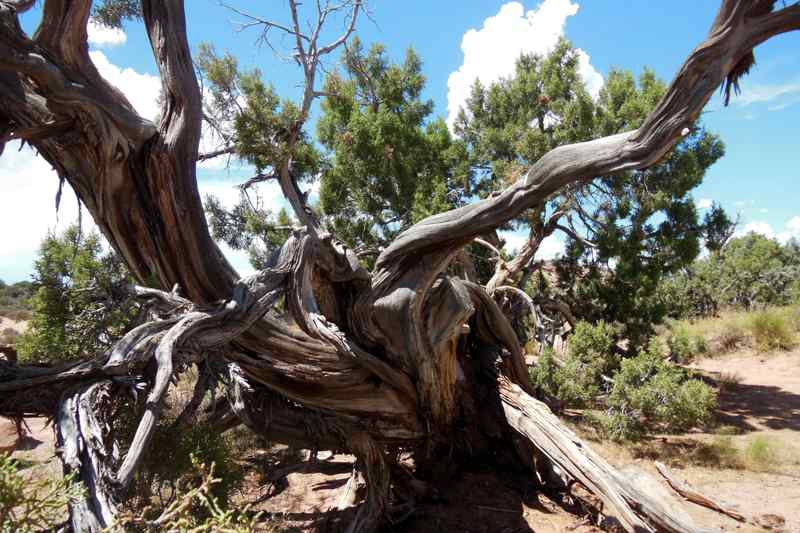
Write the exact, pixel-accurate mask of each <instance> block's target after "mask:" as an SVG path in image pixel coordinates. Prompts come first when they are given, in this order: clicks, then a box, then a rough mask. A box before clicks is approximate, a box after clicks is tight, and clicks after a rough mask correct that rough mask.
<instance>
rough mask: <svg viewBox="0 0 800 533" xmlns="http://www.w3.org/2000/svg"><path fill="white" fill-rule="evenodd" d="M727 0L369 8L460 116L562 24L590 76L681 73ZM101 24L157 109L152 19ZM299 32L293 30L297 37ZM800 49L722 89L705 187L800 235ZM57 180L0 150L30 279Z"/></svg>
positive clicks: (290, 71)
mask: <svg viewBox="0 0 800 533" xmlns="http://www.w3.org/2000/svg"><path fill="white" fill-rule="evenodd" d="M230 2H231V3H233V4H235V5H236V6H237V7H240V8H242V9H243V10H246V11H250V12H252V13H254V14H258V15H260V16H264V17H266V18H276V19H279V20H284V21H285V20H286V18H287V11H286V2H285V1H283V0H270V1H264V0H258V1H257V0H230ZM186 3H187V14H188V19H189V23H188V25H189V36H190V40H191V42H192V45H193V47H196V45H197V44H198V43H200V42H212V43H213V44H214V46H215V47H216V48H217V50H219V51H225V50H228V51H230V52H232V53H233V54H234V55H235V56H236V57H237V58H238V59H239V61H240V64H241V65H242V66H243V67H245V68H253V67H258V68H260V69H261V70H262V71H263V73H264V75H265V77H266V78H268V79H270V80H271V81H272V83H273V84H274V85H275V87H276V89H277V90H278V91H279V93H280V94H282V95H284V96H286V97H294V96H296V95H297V94H298V92H299V83H300V82H301V78H300V73H299V71H298V70H297V67H296V66H295V65H293V64H290V63H287V62H285V61H281V60H280V59H279V58H276V56H275V55H274V54H273V52H272V51H271V50H270V49H269V48H267V47H265V46H260V47H259V46H257V45H256V44H255V41H256V37H257V33H256V32H255V31H253V30H250V31H243V32H239V31H237V28H236V25H235V24H234V23H233V22H234V21H235V20H237V19H240V17H238V16H237V15H235V14H233V13H231V12H230V11H227V10H226V9H224V8H223V7H221V6H220V5H219V4H218V2H217V1H216V0H187V2H186ZM717 5H718V3H717V2H713V1H707V2H696V1H693V2H690V1H687V0H673V1H671V2H642V1H636V0H619V1H615V2H607V1H606V2H603V1H594V2H587V1H581V0H575V1H571V0H545V1H544V2H538V1H535V2H531V1H524V2H504V1H493V0H471V1H468V2H464V1H452V0H440V1H438V2H430V1H425V2H423V1H421V0H406V1H404V2H397V1H388V0H374V1H373V2H372V13H373V17H372V18H373V19H374V22H373V21H370V20H367V19H363V20H362V21H361V23H360V24H359V31H358V33H359V36H360V37H361V39H362V40H363V41H364V42H365V43H367V44H368V43H371V42H376V41H378V42H382V43H384V44H385V45H386V46H387V49H388V51H389V52H390V54H391V55H392V56H394V57H396V58H398V59H399V58H402V57H403V54H404V52H405V49H406V48H407V47H409V46H412V47H413V48H414V49H415V50H416V51H417V52H418V53H419V54H420V55H421V57H422V59H423V61H424V72H425V74H426V76H427V78H428V85H427V95H428V96H429V97H430V98H432V99H433V100H434V102H435V104H436V112H437V114H439V115H441V116H443V117H445V118H446V117H447V116H448V111H449V110H448V105H449V106H450V111H451V112H452V111H453V110H454V109H455V108H456V107H457V104H458V102H459V101H460V95H463V93H464V91H465V88H466V87H468V85H469V83H471V81H472V80H473V79H474V77H475V76H480V77H481V78H482V79H483V80H484V81H491V80H492V79H496V78H497V77H498V76H500V75H503V74H507V73H508V69H509V68H510V65H511V64H513V60H514V59H515V57H516V56H517V55H518V54H519V52H520V51H522V50H525V51H546V50H547V49H548V47H549V46H552V43H554V42H555V40H556V39H557V38H558V36H560V35H566V37H567V38H569V39H570V40H571V41H572V42H573V44H574V45H575V46H576V47H578V48H579V49H581V50H582V51H583V54H582V67H581V69H582V73H583V74H584V78H585V79H586V81H587V86H588V87H589V88H590V90H593V89H594V90H596V88H598V87H599V84H600V83H602V79H603V77H605V76H606V74H607V73H608V71H609V69H610V68H612V67H620V68H625V69H630V70H632V71H633V72H634V73H638V72H640V71H641V69H642V68H643V67H645V66H649V67H651V68H653V69H654V70H655V71H656V73H657V74H658V75H659V76H660V77H661V78H663V79H665V80H670V79H671V78H672V75H673V74H674V73H675V72H676V70H677V69H678V67H679V66H680V65H681V63H682V62H683V60H684V59H685V58H686V56H687V55H688V54H689V53H690V52H691V50H692V49H693V48H694V47H695V46H696V45H697V44H698V43H699V42H700V41H701V40H702V39H703V37H704V36H705V34H706V32H707V30H708V27H709V26H710V24H711V22H712V20H713V18H714V15H715V13H716V8H717ZM38 15H39V14H38V13H37V12H32V13H30V14H28V15H26V16H25V19H24V21H23V22H24V25H25V27H26V28H28V29H31V30H32V29H33V28H34V27H35V24H36V21H37V17H38ZM334 29H335V30H336V31H338V30H339V28H334ZM90 35H92V49H93V50H94V51H93V53H92V57H93V59H94V60H95V62H96V63H97V65H98V68H99V69H100V71H101V73H102V74H103V75H104V76H106V77H107V78H109V80H110V81H112V83H115V84H117V85H118V86H119V87H120V88H121V89H122V90H123V92H125V93H126V94H127V95H128V96H129V98H130V99H131V101H132V103H133V104H134V105H135V106H136V107H137V109H139V110H140V112H141V113H143V114H146V115H154V114H155V110H156V109H157V108H156V107H155V98H156V96H157V93H158V80H157V78H156V77H155V75H156V70H155V67H154V64H153V60H152V57H151V55H150V52H149V44H148V42H147V37H146V35H145V33H144V31H143V28H142V27H141V25H140V24H135V23H134V24H130V25H128V26H126V27H125V28H124V33H123V32H110V31H108V30H102V29H99V28H92V31H90ZM276 44H278V45H280V44H281V40H280V39H277V40H276ZM285 44H286V45H287V46H288V45H290V44H291V42H290V41H289V40H288V39H286V40H285ZM799 49H800V35H797V34H790V35H785V36H781V37H779V38H777V39H774V40H772V41H770V42H768V43H767V44H765V45H762V46H761V47H760V48H759V49H758V50H757V51H756V52H757V53H756V56H757V60H758V65H757V67H756V68H755V69H754V70H753V72H752V73H751V75H750V76H749V77H748V78H746V79H745V80H744V82H743V83H742V89H743V91H742V94H741V95H740V96H739V97H738V98H736V99H735V100H734V101H733V102H732V104H731V105H730V106H729V107H727V108H725V107H723V106H722V103H721V100H720V98H719V97H718V96H717V97H715V98H714V99H713V100H712V101H711V102H710V104H709V105H708V107H707V109H706V112H705V114H704V116H703V121H704V124H705V125H706V127H707V128H708V129H709V130H711V131H714V132H717V133H720V134H721V136H722V138H723V140H724V141H725V143H726V145H727V155H726V156H725V157H724V158H723V159H722V160H721V161H720V162H718V163H717V164H716V165H714V167H712V168H711V170H710V171H709V172H708V174H707V176H706V179H705V182H704V183H703V184H702V185H701V186H700V187H699V188H698V189H697V190H696V192H695V198H696V200H697V201H698V203H699V205H701V206H703V205H706V204H708V202H709V201H710V200H714V201H718V202H720V203H722V205H723V206H724V207H725V208H726V209H727V210H729V211H731V212H734V213H735V212H740V213H741V216H742V221H743V226H742V228H743V230H744V229H747V230H756V231H759V232H762V233H765V234H769V235H773V236H776V237H778V238H781V239H785V238H787V237H788V236H790V235H797V236H800V204H799V203H798V196H800V194H798V193H800V180H798V178H800V170H799V169H800V150H798V141H797V138H798V133H799V131H798V124H800V54H798V53H797V52H798V50H799ZM332 63H333V61H332V60H331V61H329V65H330V64H332ZM14 148H15V147H14ZM249 175H250V174H249V171H248V169H246V168H240V167H232V168H230V169H228V170H225V169H223V168H220V165H205V166H204V167H202V168H201V169H200V171H199V183H200V188H201V191H202V192H212V193H215V194H218V195H220V196H221V197H222V198H223V200H225V201H228V202H232V201H233V200H235V197H236V193H235V189H234V188H233V185H235V184H236V183H239V182H241V181H242V179H245V178H247V177H249ZM56 187H57V182H56V179H55V177H54V173H53V172H52V171H51V169H50V168H49V165H47V164H46V163H44V162H43V161H41V160H40V159H39V158H37V157H36V156H35V155H34V154H33V153H32V152H30V151H28V150H23V151H21V152H17V151H16V150H14V149H12V147H9V148H8V149H7V150H6V153H5V154H4V155H3V156H2V157H0V243H2V245H3V246H2V247H0V248H1V249H0V279H4V280H6V281H17V280H21V279H28V278H29V276H30V273H31V271H32V264H33V259H34V257H35V253H36V248H37V246H38V242H39V240H40V239H41V238H42V237H43V236H44V234H45V233H46V231H47V229H48V228H54V227H55V228H61V227H63V226H64V225H65V224H66V223H68V222H69V221H71V220H73V219H74V218H75V216H76V214H77V209H76V207H75V205H74V204H75V201H74V199H72V198H71V197H70V195H68V194H65V200H64V203H63V205H62V209H61V211H60V213H59V215H58V217H56V213H55V210H54V207H53V206H54V196H55V190H56ZM262 192H263V194H264V196H265V198H266V199H267V201H269V202H271V203H273V204H274V205H275V206H276V208H277V207H279V205H280V204H281V202H282V200H281V198H280V195H279V193H278V191H277V190H276V189H275V188H274V187H271V186H267V187H265V188H264V189H263V191H262ZM520 238H521V236H520V235H509V239H508V241H509V244H508V246H509V247H510V248H513V247H514V246H515V245H518V244H519V240H520ZM558 248H559V244H558V242H557V241H551V242H550V243H548V246H546V247H545V249H544V250H543V253H544V254H550V255H552V254H553V253H556V252H557V251H558ZM231 257H232V259H233V261H234V263H235V265H236V266H237V267H239V269H240V271H242V272H244V271H246V270H247V264H246V261H245V260H244V258H243V256H242V255H241V254H231Z"/></svg>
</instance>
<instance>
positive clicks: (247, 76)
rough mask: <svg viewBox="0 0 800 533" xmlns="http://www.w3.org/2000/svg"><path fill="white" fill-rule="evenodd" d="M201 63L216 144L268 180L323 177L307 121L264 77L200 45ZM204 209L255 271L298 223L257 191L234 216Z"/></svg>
mask: <svg viewBox="0 0 800 533" xmlns="http://www.w3.org/2000/svg"><path fill="white" fill-rule="evenodd" d="M196 63H197V66H198V69H199V70H200V72H201V74H202V77H203V79H204V82H205V83H204V86H205V88H206V90H207V92H208V97H207V98H206V103H205V105H204V115H205V117H206V118H207V121H208V123H209V124H210V132H211V134H212V136H213V137H214V138H215V140H217V141H221V142H222V143H223V144H224V145H226V146H227V145H233V146H234V153H235V156H236V157H237V158H239V159H241V160H242V161H243V162H245V163H248V164H250V165H252V166H254V167H255V170H256V172H257V174H258V176H259V177H260V178H261V179H263V180H268V179H273V178H275V177H276V176H277V175H278V174H279V173H280V171H281V169H283V168H285V167H286V166H287V165H289V166H290V172H291V175H292V177H293V178H294V179H295V180H296V181H297V182H298V183H308V182H311V181H313V180H314V179H315V177H316V176H317V175H319V173H320V171H321V169H322V166H323V160H322V156H321V155H320V153H319V151H318V150H317V148H316V147H315V145H314V143H313V141H312V140H311V138H310V137H309V135H308V133H307V132H306V131H305V130H304V129H303V125H304V124H305V120H306V118H307V117H304V116H301V110H300V108H299V107H298V106H297V105H296V104H294V103H293V102H292V101H290V100H285V99H283V100H282V99H281V98H279V97H278V95H277V93H276V92H275V90H274V88H273V87H272V86H271V85H269V84H267V83H265V82H264V81H263V79H262V76H261V72H260V71H258V70H253V71H250V72H243V71H241V70H240V69H239V64H238V62H237V60H236V58H234V57H233V56H232V55H231V54H229V53H225V54H223V55H219V54H218V53H217V52H216V50H214V48H213V46H211V45H209V44H200V46H199V50H198V53H197V57H196ZM205 209H206V214H207V215H208V219H209V223H210V226H211V231H212V235H213V236H214V238H215V239H218V240H221V241H224V242H225V243H226V244H228V245H229V246H231V247H232V248H234V249H236V250H247V251H248V252H249V256H250V262H251V264H252V265H253V266H254V267H255V268H261V267H262V266H263V265H264V264H265V262H266V261H267V259H268V258H269V256H270V254H271V253H272V252H273V251H274V250H275V249H276V248H278V247H279V246H280V245H281V244H282V243H283V242H284V241H285V240H286V238H287V237H288V235H289V228H290V227H291V226H292V225H294V223H295V222H294V221H293V219H292V218H291V217H290V216H289V214H288V213H286V211H284V210H281V211H278V212H277V213H276V212H273V211H271V210H270V209H268V208H267V207H265V206H264V205H262V201H261V198H260V197H259V196H258V192H257V190H249V191H242V193H241V195H240V198H239V202H238V203H237V204H236V205H235V206H234V207H233V208H232V209H230V210H228V209H226V208H225V207H224V206H223V205H222V204H221V202H219V200H217V199H216V198H214V197H213V196H207V197H206V198H205Z"/></svg>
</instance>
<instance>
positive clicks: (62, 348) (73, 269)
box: [17, 225, 139, 362]
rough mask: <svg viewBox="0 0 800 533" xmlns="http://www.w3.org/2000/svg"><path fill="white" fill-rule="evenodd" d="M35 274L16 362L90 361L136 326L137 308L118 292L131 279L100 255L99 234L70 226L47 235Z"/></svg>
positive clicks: (113, 259) (109, 258)
mask: <svg viewBox="0 0 800 533" xmlns="http://www.w3.org/2000/svg"><path fill="white" fill-rule="evenodd" d="M35 270H36V273H35V275H34V277H35V282H34V285H33V287H34V289H35V292H34V294H33V296H31V297H30V299H29V300H28V301H29V303H30V305H31V306H32V308H33V317H32V318H31V321H30V323H29V325H28V329H27V330H26V331H25V333H24V334H23V335H22V337H21V338H20V339H19V342H18V343H17V349H18V351H19V359H20V362H26V361H37V362H38V361H59V360H70V359H78V358H88V357H92V356H95V355H97V354H98V353H100V352H103V351H105V350H107V349H108V348H109V347H110V346H111V345H113V343H114V342H115V341H116V340H117V339H118V338H120V337H121V336H122V335H123V334H124V333H125V332H127V331H128V330H129V329H131V328H132V327H133V326H135V325H136V323H135V322H136V320H137V318H138V317H139V313H138V310H139V308H138V305H137V304H136V303H135V301H134V300H133V299H132V298H130V297H129V295H128V294H127V293H126V291H124V290H121V288H122V287H123V286H125V285H127V284H128V283H130V281H131V279H130V276H129V274H128V271H127V269H126V267H125V266H124V264H123V263H122V260H121V259H120V258H119V257H118V256H116V255H115V254H114V253H109V254H103V250H102V242H101V238H100V235H99V234H97V233H89V234H85V233H83V232H82V231H81V230H80V228H78V227H77V226H75V225H73V226H70V227H68V228H67V229H66V230H64V232H63V233H61V234H58V235H56V234H50V235H48V236H47V237H46V238H45V239H44V240H43V241H42V245H41V247H40V250H39V255H38V257H37V259H36V263H35Z"/></svg>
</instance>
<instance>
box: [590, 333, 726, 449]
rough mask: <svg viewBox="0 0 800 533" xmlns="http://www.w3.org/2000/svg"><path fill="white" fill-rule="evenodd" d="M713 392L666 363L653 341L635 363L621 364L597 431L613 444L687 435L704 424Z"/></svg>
mask: <svg viewBox="0 0 800 533" xmlns="http://www.w3.org/2000/svg"><path fill="white" fill-rule="evenodd" d="M715 407H716V392H715V391H714V390H713V389H712V388H711V387H709V386H708V385H706V384H705V383H703V382H702V381H700V380H698V379H694V378H690V377H689V376H688V375H687V374H686V372H685V371H684V370H682V369H680V368H678V367H675V366H672V365H670V364H668V363H667V362H665V361H664V358H663V355H662V348H661V346H660V344H658V342H657V340H656V339H654V340H653V341H651V343H650V345H649V346H648V347H647V348H646V349H643V350H641V351H640V352H639V354H638V355H637V356H636V357H632V358H628V359H623V360H622V362H621V364H620V369H619V371H618V372H617V373H616V374H615V375H614V384H613V386H612V388H611V393H610V394H609V398H608V410H607V412H606V413H605V414H604V415H602V416H600V417H599V419H600V422H601V427H602V429H603V430H604V431H605V433H606V434H607V435H608V436H609V437H611V438H613V439H615V440H636V439H638V438H641V436H642V435H643V434H644V433H645V432H646V431H647V430H648V429H649V428H653V427H658V428H661V429H664V430H667V431H685V430H687V429H690V428H692V427H694V426H697V425H698V424H703V423H705V422H707V421H708V420H709V419H710V417H711V413H712V412H713V410H714V409H715Z"/></svg>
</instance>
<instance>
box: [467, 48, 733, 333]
mask: <svg viewBox="0 0 800 533" xmlns="http://www.w3.org/2000/svg"><path fill="white" fill-rule="evenodd" d="M578 60H579V55H578V52H577V51H576V50H575V49H574V48H573V47H572V46H571V45H570V44H569V42H567V41H566V40H562V41H561V42H559V44H558V45H557V46H556V47H555V48H554V50H553V51H552V52H551V53H549V54H548V55H546V56H538V55H523V56H521V57H520V58H519V60H518V61H517V64H516V69H515V72H514V74H513V76H511V77H509V78H507V79H503V80H500V81H499V82H497V83H495V84H492V85H491V86H489V87H484V86H482V85H481V84H480V83H476V84H475V85H474V87H473V90H472V94H471V96H470V98H469V99H468V101H467V104H466V106H465V108H464V109H463V110H462V112H461V113H460V114H459V116H458V119H457V121H456V123H455V130H456V132H457V134H458V135H459V137H460V141H459V144H461V145H462V146H463V148H462V149H460V152H463V153H464V154H466V157H467V165H468V168H469V174H468V184H469V186H470V188H469V190H470V193H471V194H473V195H480V196H485V195H486V194H488V193H490V192H491V191H493V190H497V189H500V188H502V187H504V186H506V185H507V184H508V183H510V182H511V181H513V180H515V179H516V178H517V177H518V175H519V173H520V172H521V171H522V170H523V169H525V168H527V167H529V166H530V165H532V164H533V163H535V162H536V161H537V160H538V159H539V158H541V157H542V156H543V155H544V154H545V153H546V152H547V151H548V150H550V149H552V148H555V147H557V146H559V145H563V144H566V143H572V142H579V141H587V140H590V139H594V138H598V137H601V136H605V135H612V134H616V133H620V132H623V131H628V130H631V129H634V128H637V127H639V126H640V125H641V123H642V121H643V120H644V119H645V117H646V116H647V114H648V113H649V112H650V111H651V110H652V109H653V108H654V107H655V105H656V104H657V102H658V101H659V99H660V98H661V96H662V95H663V94H664V93H665V91H666V84H664V83H663V82H661V81H660V80H658V79H657V78H656V77H655V74H654V73H653V72H652V71H651V70H647V69H646V70H645V71H644V72H643V73H642V74H641V76H640V77H639V79H638V82H637V80H636V78H634V76H633V74H631V73H630V72H625V71H621V70H612V71H611V72H610V73H609V75H608V78H607V80H606V84H605V86H604V87H603V89H602V90H601V92H600V94H599V96H598V98H597V99H596V100H593V99H592V98H591V97H590V95H588V94H587V92H586V90H585V88H584V86H583V83H582V80H581V78H580V75H579V72H578ZM723 152H724V147H723V144H722V142H721V141H720V140H719V138H718V137H717V136H715V135H712V134H710V133H707V132H706V131H705V130H704V129H703V128H702V126H698V127H696V128H695V129H693V130H692V132H691V133H690V134H689V135H687V136H686V138H684V139H683V140H682V141H681V142H680V143H679V144H678V145H677V146H676V147H675V149H673V150H672V151H671V152H670V153H669V154H667V155H666V156H665V158H664V160H663V161H662V162H661V163H660V164H658V165H656V166H654V167H652V168H649V169H647V170H642V171H631V172H623V173H617V174H613V175H607V176H597V177H596V179H595V180H593V181H591V182H590V183H586V184H576V185H573V186H570V187H567V188H565V189H563V190H561V191H558V192H557V193H555V194H554V195H553V196H552V197H551V199H550V201H549V202H548V204H547V205H546V206H544V208H542V209H533V210H530V211H528V212H526V213H524V214H523V215H522V216H521V217H519V218H518V219H517V220H515V221H514V222H513V224H512V225H513V226H514V227H516V228H518V229H532V230H534V231H538V230H537V228H541V227H544V226H543V225H544V223H545V221H546V220H547V218H548V217H549V216H550V215H551V214H552V213H554V212H556V211H564V213H565V214H564V215H563V217H562V218H561V220H560V222H561V225H562V226H563V227H571V228H572V229H573V230H574V231H573V232H567V233H566V235H567V236H568V238H567V249H566V253H565V254H564V257H563V258H562V259H561V260H560V261H558V263H557V266H558V274H559V283H558V286H557V287H554V289H555V290H556V292H557V296H558V297H559V299H561V300H562V301H565V302H566V303H567V304H568V305H569V306H570V308H571V309H572V310H573V313H575V314H577V315H578V318H580V319H583V320H587V321H590V322H597V321H599V320H605V321H607V322H614V323H618V324H619V325H620V327H621V331H620V333H621V334H622V335H623V336H624V337H626V338H628V339H629V340H630V341H631V342H632V343H633V344H634V345H639V344H640V343H642V342H644V341H645V340H646V339H647V338H648V337H649V336H650V335H651V334H652V326H653V324H657V323H659V322H660V321H661V320H662V319H663V318H664V316H665V314H666V312H667V309H666V307H665V306H664V305H663V303H662V301H661V300H659V299H658V298H655V293H656V290H657V288H658V286H659V280H660V279H661V278H662V277H663V276H664V275H665V274H667V273H670V272H675V271H677V270H678V269H679V268H681V267H683V266H685V265H687V264H689V263H691V261H692V260H693V259H694V258H695V257H696V256H697V254H698V252H699V249H700V248H699V237H700V236H701V235H702V234H703V227H702V224H701V223H700V222H699V221H698V219H697V211H696V209H695V206H694V203H693V201H692V199H691V196H690V191H691V190H692V189H693V188H694V187H696V186H697V185H698V184H699V183H700V182H701V181H702V179H703V177H704V175H705V171H706V169H707V168H708V167H709V166H711V165H712V164H713V163H714V162H715V161H716V160H717V159H719V158H720V157H721V156H722V155H723ZM570 233H575V234H577V235H579V236H581V237H582V238H583V239H586V240H588V241H590V242H592V243H594V245H595V246H587V245H586V244H585V243H584V242H583V241H582V240H580V239H575V238H574V237H573V236H572V235H570Z"/></svg>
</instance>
